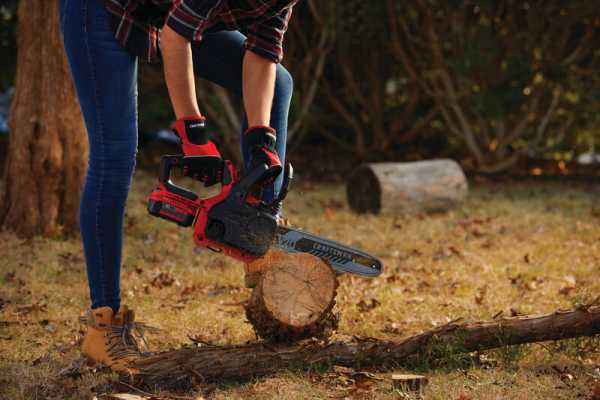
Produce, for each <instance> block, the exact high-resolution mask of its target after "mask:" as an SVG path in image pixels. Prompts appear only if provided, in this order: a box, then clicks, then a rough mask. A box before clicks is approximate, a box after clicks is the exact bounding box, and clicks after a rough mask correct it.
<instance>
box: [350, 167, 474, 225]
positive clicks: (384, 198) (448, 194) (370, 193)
mask: <svg viewBox="0 0 600 400" xmlns="http://www.w3.org/2000/svg"><path fill="white" fill-rule="evenodd" d="M346 187H347V195H348V203H349V204H350V207H351V208H352V209H353V210H354V211H356V212H359V213H365V212H370V213H374V214H379V213H383V214H394V213H403V212H407V211H445V210H447V209H449V208H450V207H452V206H454V205H455V204H457V203H459V202H460V201H462V200H463V199H464V198H465V197H466V195H467V191H468V185H467V179H466V178H465V174H464V173H463V171H462V169H461V168H460V166H459V165H458V164H457V163H456V162H455V161H453V160H447V159H444V160H428V161H418V162H407V163H393V162H390V163H377V164H365V165H362V166H360V167H359V168H358V169H357V170H356V171H354V172H353V173H352V174H351V175H350V177H349V178H348V181H347V186H346Z"/></svg>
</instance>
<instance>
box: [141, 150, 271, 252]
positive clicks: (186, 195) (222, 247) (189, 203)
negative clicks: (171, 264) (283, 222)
mask: <svg viewBox="0 0 600 400" xmlns="http://www.w3.org/2000/svg"><path fill="white" fill-rule="evenodd" d="M181 164H182V158H181V157H178V156H165V157H163V160H162V161H161V175H160V179H159V185H158V187H157V188H156V189H154V190H153V191H152V193H151V194H150V196H149V202H148V211H149V212H150V213H151V214H152V215H155V216H157V217H160V218H163V219H166V220H169V221H172V222H175V223H177V224H178V225H181V226H192V225H193V228H194V242H195V243H196V245H197V246H199V247H205V248H208V249H210V250H213V251H216V252H220V253H223V254H225V255H227V256H230V257H233V258H235V259H237V260H239V261H242V262H246V263H249V262H252V261H254V260H256V259H257V258H259V257H260V256H261V255H262V254H257V253H256V252H252V251H248V250H247V249H245V248H244V246H243V245H236V241H235V240H234V241H232V240H229V243H226V242H225V240H224V239H221V238H220V237H219V238H216V237H218V236H219V235H218V234H215V233H214V230H215V228H214V226H215V224H217V223H220V222H219V221H216V222H215V218H217V219H218V216H217V217H214V216H212V217H211V215H212V214H217V213H211V210H213V208H215V207H216V206H219V207H220V209H228V208H227V207H226V204H227V203H228V202H231V201H232V199H231V198H230V196H233V197H241V196H242V194H241V193H238V191H235V193H232V189H234V188H236V185H237V184H239V179H238V174H237V170H236V168H235V167H234V165H233V163H232V162H231V161H229V160H223V165H222V168H223V169H224V171H223V179H222V181H221V190H220V192H219V193H218V194H217V195H215V196H213V197H210V198H206V199H201V198H200V197H198V196H197V195H196V194H195V193H193V192H191V191H189V190H187V189H184V188H182V187H180V186H177V185H175V184H173V183H172V182H171V180H170V170H171V168H174V167H178V168H181V167H182V165H181ZM233 200H239V201H243V204H242V207H239V205H238V207H233V206H232V207H229V208H231V209H234V208H247V209H248V210H250V211H252V210H253V209H252V207H254V206H255V204H253V203H255V202H256V200H255V199H254V198H252V196H250V195H248V194H245V195H244V196H243V199H242V198H240V199H233ZM256 214H257V215H259V216H260V217H261V218H263V220H264V219H265V218H266V217H265V216H264V215H262V214H261V213H260V211H258V210H257V211H256ZM236 217H237V216H236ZM235 220H236V219H232V218H229V219H228V221H230V222H229V224H221V225H228V226H227V227H226V229H227V231H228V232H232V231H239V232H243V230H244V229H246V230H247V229H250V228H251V227H252V226H253V225H254V224H249V223H247V224H244V226H240V227H238V226H233V227H232V226H231V224H235ZM239 220H240V221H242V222H241V223H243V221H244V219H243V216H242V218H239ZM232 221H233V222H232ZM246 225H248V226H246ZM273 226H274V227H275V226H276V224H274V225H273ZM223 229H225V227H224V228H223ZM269 229H270V228H269ZM269 232H270V230H269ZM273 234H274V228H273ZM211 236H212V237H211ZM267 236H268V235H267ZM263 247H264V246H263ZM259 253H260V252H259Z"/></svg>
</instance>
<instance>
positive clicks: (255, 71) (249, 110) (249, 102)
mask: <svg viewBox="0 0 600 400" xmlns="http://www.w3.org/2000/svg"><path fill="white" fill-rule="evenodd" d="M276 71H277V70H276V65H275V63H273V62H272V61H270V60H267V59H266V58H264V57H261V56H259V55H257V54H255V53H253V52H251V51H246V53H245V55H244V65H243V70H242V80H243V84H242V86H243V96H244V108H245V109H246V115H247V116H248V125H249V126H250V127H252V126H257V125H265V126H268V125H269V123H270V120H271V106H272V104H273V94H274V92H275V76H276Z"/></svg>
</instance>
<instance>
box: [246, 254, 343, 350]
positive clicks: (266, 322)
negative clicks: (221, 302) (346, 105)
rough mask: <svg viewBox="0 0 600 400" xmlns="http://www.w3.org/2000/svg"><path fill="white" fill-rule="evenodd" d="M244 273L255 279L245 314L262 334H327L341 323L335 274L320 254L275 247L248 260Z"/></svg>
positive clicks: (286, 337)
mask: <svg viewBox="0 0 600 400" xmlns="http://www.w3.org/2000/svg"><path fill="white" fill-rule="evenodd" d="M246 274H247V275H248V274H253V275H255V278H254V279H255V280H256V282H257V284H256V286H255V288H254V291H253V292H252V297H251V298H250V301H249V302H248V304H247V305H246V316H247V317H248V320H249V321H250V323H251V324H252V326H253V327H254V330H255V332H256V334H257V335H258V336H260V337H261V338H263V339H266V340H269V341H274V342H293V341H297V340H299V339H304V338H308V337H319V338H325V337H328V336H330V335H331V333H332V332H333V330H335V329H336V328H337V323H338V318H337V315H336V314H335V313H334V312H333V306H334V305H335V296H336V290H337V286H338V282H337V277H336V274H335V272H334V271H333V270H332V269H331V267H330V266H329V265H328V264H327V263H326V262H324V261H323V260H321V259H320V258H318V257H315V256H312V255H310V254H306V253H285V252H282V251H273V250H272V251H270V252H269V253H267V254H266V255H265V257H263V258H260V259H258V260H257V261H255V262H253V263H251V264H250V265H248V266H247V267H246ZM256 275H258V276H256Z"/></svg>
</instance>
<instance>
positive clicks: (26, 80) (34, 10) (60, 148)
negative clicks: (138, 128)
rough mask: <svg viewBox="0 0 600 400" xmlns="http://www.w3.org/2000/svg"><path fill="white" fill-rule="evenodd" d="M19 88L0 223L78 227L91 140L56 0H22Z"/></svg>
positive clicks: (20, 228)
mask: <svg viewBox="0 0 600 400" xmlns="http://www.w3.org/2000/svg"><path fill="white" fill-rule="evenodd" d="M18 16H19V29H18V55H17V76H16V92H15V96H14V98H13V102H12V107H11V113H10V120H9V127H10V136H9V145H8V157H7V159H6V165H5V169H4V188H3V191H2V193H0V228H2V229H8V230H12V231H16V232H17V233H19V234H20V235H22V236H26V237H31V236H33V235H36V234H43V235H57V234H60V233H61V232H64V233H70V232H72V231H75V230H76V229H77V226H78V215H79V195H80V191H81V186H82V182H83V176H84V174H85V168H86V165H85V160H86V159H87V148H88V145H87V140H86V137H85V128H84V124H83V120H82V117H81V112H80V109H79V105H78V103H77V99H76V97H75V92H74V89H73V84H72V81H71V76H70V73H69V67H68V64H67V60H66V57H65V54H64V50H63V44H62V40H61V39H60V27H59V20H58V2H57V1H56V0H47V1H39V0H21V1H20V3H19V11H18Z"/></svg>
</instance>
